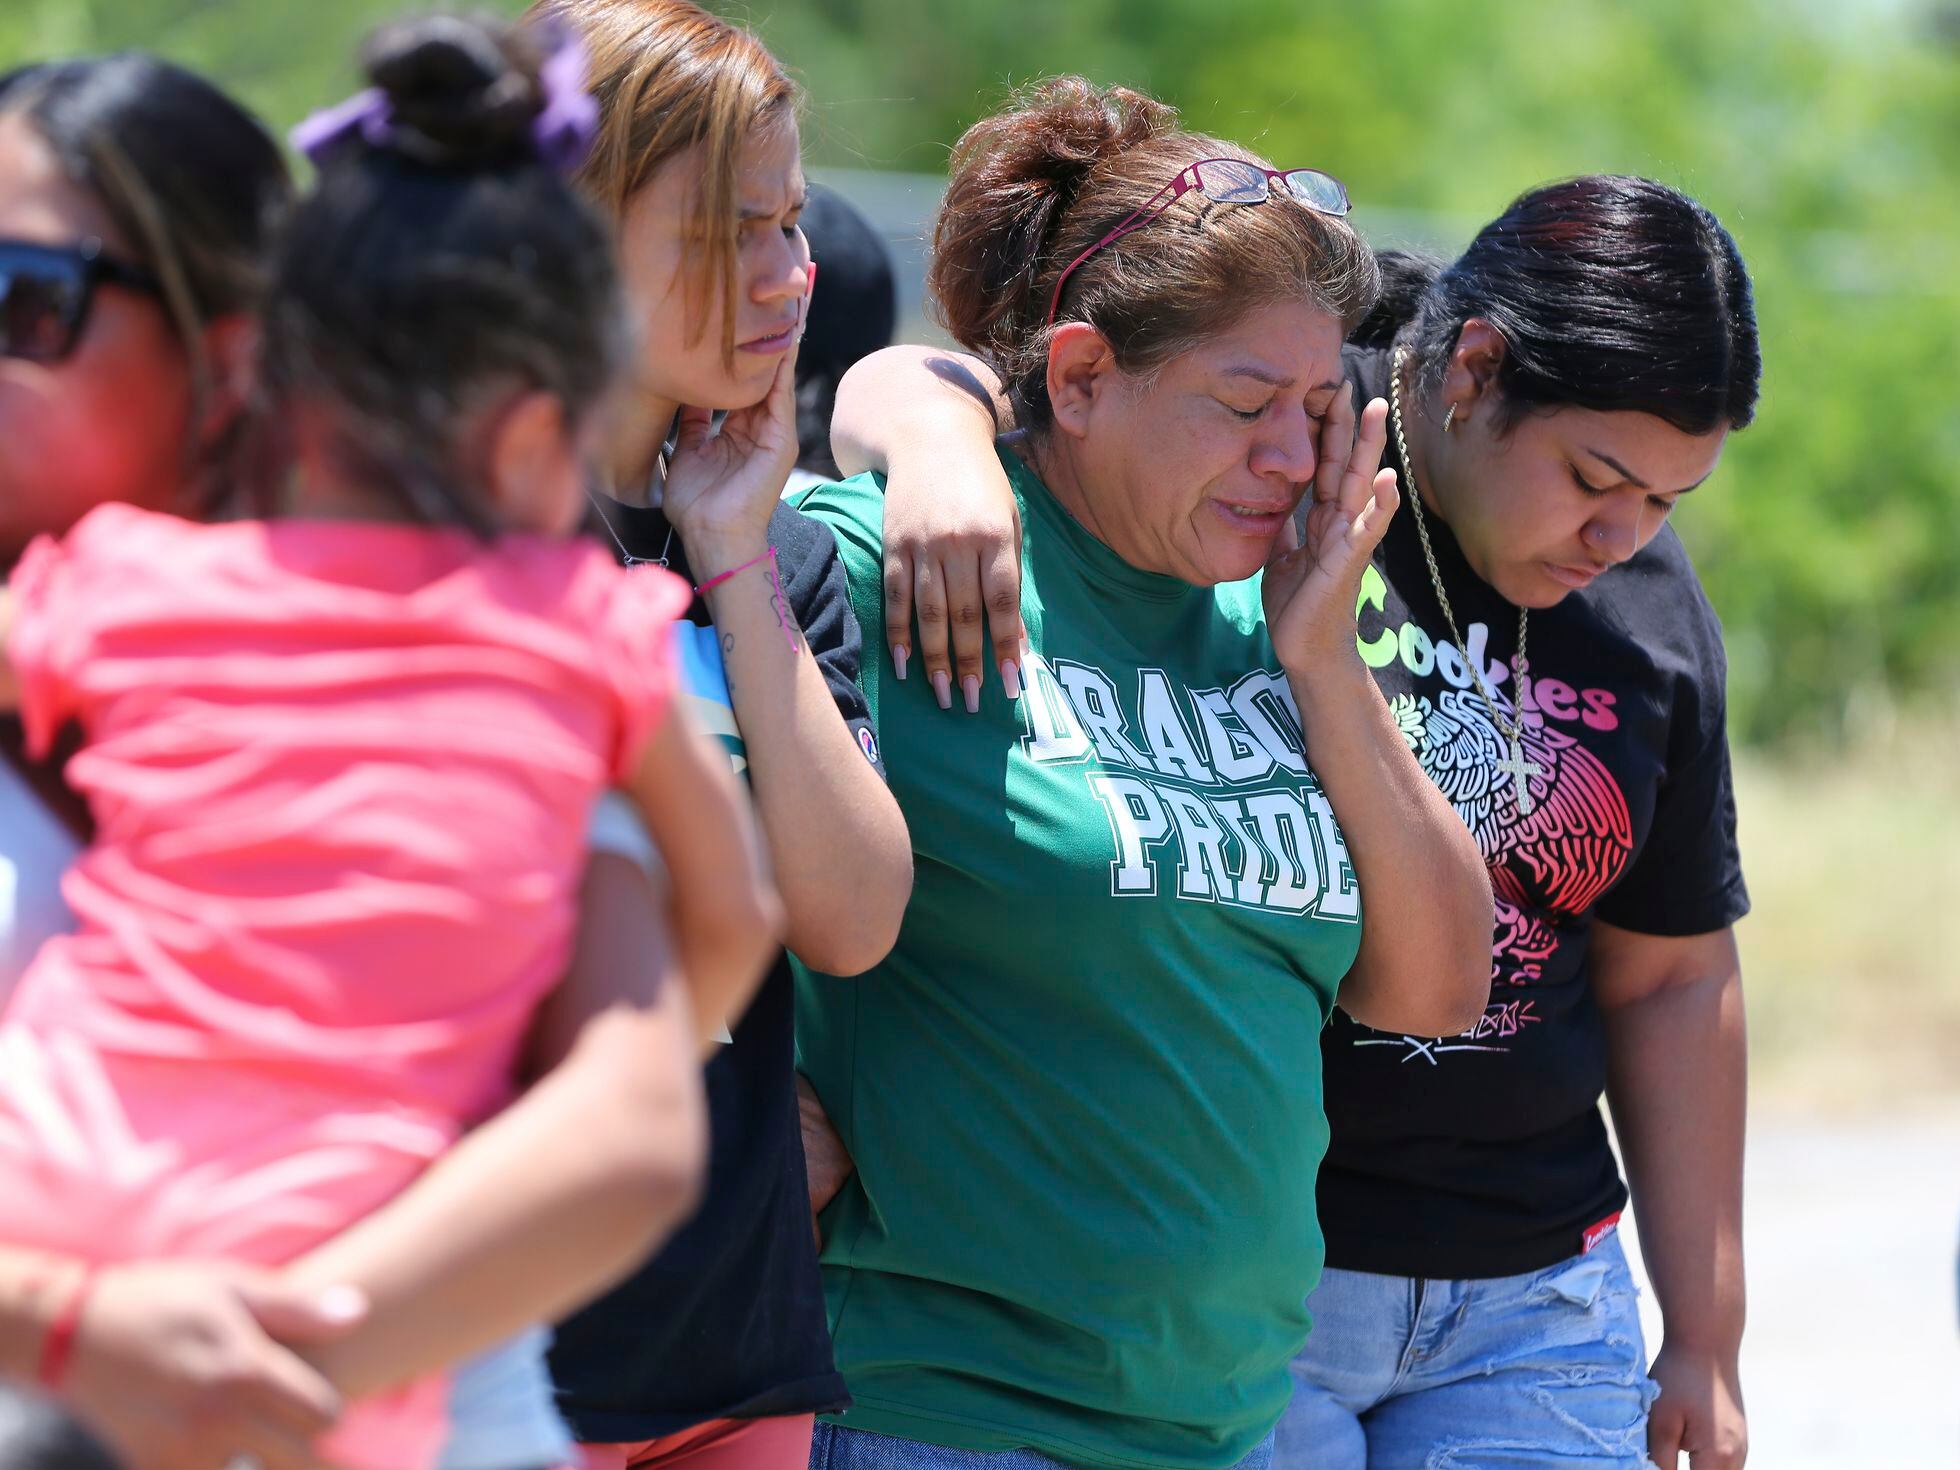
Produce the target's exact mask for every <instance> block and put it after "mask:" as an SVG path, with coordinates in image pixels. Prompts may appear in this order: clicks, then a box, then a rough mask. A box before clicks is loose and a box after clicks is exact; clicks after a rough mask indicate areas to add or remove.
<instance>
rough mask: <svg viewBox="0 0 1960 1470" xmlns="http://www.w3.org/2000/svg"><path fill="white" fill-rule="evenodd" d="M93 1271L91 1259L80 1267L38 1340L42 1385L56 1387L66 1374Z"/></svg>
mask: <svg viewBox="0 0 1960 1470" xmlns="http://www.w3.org/2000/svg"><path fill="white" fill-rule="evenodd" d="M96 1274H97V1272H96V1266H95V1263H94V1262H93V1261H90V1262H87V1263H85V1264H84V1265H83V1266H82V1269H81V1273H80V1274H79V1275H78V1276H76V1278H75V1284H74V1285H73V1286H71V1287H70V1288H69V1289H68V1295H67V1296H66V1297H65V1298H64V1299H63V1301H62V1303H61V1310H60V1311H58V1312H56V1313H55V1316H54V1321H52V1322H50V1323H49V1324H48V1335H47V1337H46V1338H45V1339H43V1341H42V1343H41V1370H40V1372H39V1373H38V1374H37V1375H36V1377H37V1378H38V1379H39V1380H40V1384H41V1387H43V1388H46V1389H50V1390H52V1389H58V1388H60V1387H61V1380H62V1379H63V1378H65V1377H67V1376H68V1360H69V1359H70V1358H72V1357H74V1356H75V1338H76V1335H77V1333H78V1332H79V1331H80V1329H81V1325H82V1312H83V1310H84V1309H85V1308H86V1307H87V1306H88V1299H89V1297H90V1295H92V1294H93V1292H94V1290H95V1279H96Z"/></svg>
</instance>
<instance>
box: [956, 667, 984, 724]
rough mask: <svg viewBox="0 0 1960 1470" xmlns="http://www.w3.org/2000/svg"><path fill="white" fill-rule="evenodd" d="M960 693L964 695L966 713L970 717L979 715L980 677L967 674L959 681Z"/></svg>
mask: <svg viewBox="0 0 1960 1470" xmlns="http://www.w3.org/2000/svg"><path fill="white" fill-rule="evenodd" d="M960 691H961V693H963V694H965V695H966V712H967V713H968V714H970V715H977V714H979V713H980V676H979V675H978V674H968V675H967V676H966V677H965V678H964V679H962V680H960Z"/></svg>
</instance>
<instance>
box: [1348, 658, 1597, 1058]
mask: <svg viewBox="0 0 1960 1470" xmlns="http://www.w3.org/2000/svg"><path fill="white" fill-rule="evenodd" d="M1389 708H1390V709H1391V710H1392V711H1393V712H1394V715H1395V719H1396V723H1397V724H1398V725H1400V726H1401V729H1402V737H1403V739H1405V740H1407V741H1408V742H1409V748H1410V749H1411V750H1412V751H1414V752H1415V755H1416V759H1417V760H1418V761H1419V762H1420V763H1421V765H1422V768H1423V770H1424V771H1425V772H1427V773H1428V776H1429V779H1430V780H1432V781H1434V782H1435V783H1436V785H1437V786H1438V787H1439V788H1440V789H1441V790H1442V792H1443V794H1444V795H1445V796H1447V797H1448V798H1449V800H1450V804H1451V805H1452V806H1454V807H1455V808H1456V810H1457V814H1458V815H1459V816H1461V817H1462V818H1463V820H1464V823H1465V824H1466V825H1467V826H1468V827H1469V828H1470V831H1471V832H1472V834H1473V835H1474V836H1475V837H1476V839H1477V847H1478V850H1479V851H1481V852H1482V853H1483V855H1484V861H1485V863H1486V864H1487V865H1488V866H1489V868H1490V877H1491V887H1492V889H1493V892H1494V896H1495V898H1496V909H1497V927H1496V930H1495V933H1494V934H1493V936H1492V941H1491V985H1492V994H1491V1001H1490V1007H1489V1009H1488V1010H1486V1011H1485V1013H1484V1016H1483V1019H1482V1020H1480V1021H1479V1022H1478V1023H1477V1025H1475V1026H1473V1027H1472V1028H1471V1029H1470V1030H1469V1031H1467V1032H1465V1033H1464V1034H1463V1035H1462V1036H1459V1037H1447V1038H1444V1039H1443V1040H1441V1041H1424V1040H1420V1039H1419V1038H1416V1037H1390V1036H1379V1037H1377V1036H1368V1037H1364V1038H1362V1039H1360V1040H1359V1041H1358V1042H1357V1045H1362V1046H1369V1045H1375V1046H1381V1045H1396V1046H1402V1047H1404V1048H1405V1049H1406V1052H1405V1055H1404V1057H1403V1060H1404V1061H1414V1060H1416V1059H1418V1058H1420V1059H1422V1060H1424V1061H1427V1062H1429V1063H1430V1064H1431V1065H1435V1064H1436V1062H1437V1060H1438V1058H1439V1057H1441V1056H1442V1055H1444V1054H1447V1053H1449V1052H1454V1051H1504V1050H1506V1048H1505V1046H1504V1045H1503V1043H1504V1042H1505V1041H1506V1040H1508V1039H1509V1038H1511V1037H1513V1036H1516V1035H1518V1034H1519V1033H1520V1032H1522V1031H1524V1030H1525V1029H1526V1028H1528V1027H1530V1026H1532V1025H1535V1024H1536V1023H1537V1021H1538V1017H1537V1016H1535V1015H1534V1014H1532V1011H1533V1002H1532V1001H1530V1000H1529V999H1524V998H1520V997H1519V996H1518V995H1517V994H1516V991H1517V989H1518V988H1519V987H1527V986H1531V985H1535V984H1537V983H1538V982H1539V981H1541V980H1542V979H1543V978H1544V973H1545V965H1546V962H1547V961H1548V960H1549V959H1550V958H1551V956H1552V953H1553V951H1554V950H1556V948H1557V947H1558V940H1559V925H1560V922H1561V920H1562V919H1564V918H1565V917H1566V916H1569V915H1576V914H1579V913H1583V912H1584V911H1585V910H1586V909H1588V908H1590V907H1591V906H1592V904H1593V903H1594V902H1595V901H1596V900H1597V899H1598V898H1599V896H1600V895H1601V894H1602V893H1604V892H1605V891H1606V889H1607V887H1608V885H1610V884H1611V883H1612V882H1613V880H1614V879H1615V878H1617V877H1618V876H1619V875H1620V872H1621V870H1622V869H1624V868H1625V866H1626V863H1627V859H1628V858H1629V857H1630V856H1631V855H1632V852H1633V822H1632V818H1631V816H1630V815H1629V813H1628V811H1627V803H1626V796H1625V794H1624V793H1623V792H1622V791H1621V790H1620V787H1619V784H1618V783H1617V782H1616V781H1614V779H1613V777H1612V774H1611V773H1610V772H1609V771H1608V770H1607V769H1606V767H1605V765H1604V764H1603V763H1601V761H1600V759H1599V757H1598V756H1596V755H1594V754H1593V753H1592V752H1591V751H1590V750H1588V749H1587V748H1586V747H1585V746H1584V745H1582V744H1580V743H1579V741H1577V740H1575V739H1574V738H1573V737H1572V736H1570V735H1568V734H1566V733H1565V732H1564V731H1562V730H1555V729H1550V728H1548V727H1547V726H1546V724H1545V720H1544V717H1543V716H1542V715H1538V714H1536V713H1528V714H1527V715H1526V716H1525V723H1524V726H1523V728H1522V730H1521V731H1520V740H1521V742H1522V744H1523V747H1524V757H1525V759H1526V760H1527V761H1528V762H1530V763H1531V764H1532V765H1534V766H1537V767H1538V768H1539V774H1536V775H1533V776H1531V777H1530V778H1529V779H1530V781H1531V795H1532V798H1533V801H1534V803H1535V804H1534V806H1533V808H1532V811H1531V814H1530V815H1529V816H1526V815H1523V814H1521V813H1520V812H1519V811H1518V802H1517V798H1516V795H1515V793H1514V792H1513V791H1512V789H1511V787H1512V781H1513V777H1512V776H1511V774H1510V773H1509V772H1508V771H1500V770H1498V769H1497V761H1498V759H1499V758H1500V757H1501V756H1502V755H1503V754H1504V753H1505V742H1504V740H1503V737H1502V736H1501V735H1500V734H1499V732H1498V729H1497V726H1496V724H1495V723H1494V722H1493V721H1492V720H1491V718H1490V714H1489V712H1488V711H1487V710H1485V709H1484V708H1483V705H1482V702H1481V700H1480V699H1479V697H1478V695H1477V694H1476V692H1475V691H1474V690H1459V689H1446V690H1444V691H1443V692H1442V693H1441V694H1440V695H1439V696H1438V697H1437V699H1436V700H1435V701H1434V702H1433V703H1432V702H1431V701H1430V700H1429V699H1428V698H1427V697H1426V696H1423V695H1412V694H1399V695H1396V696H1395V697H1394V698H1393V699H1392V700H1390V701H1389ZM1506 992H1508V993H1506Z"/></svg>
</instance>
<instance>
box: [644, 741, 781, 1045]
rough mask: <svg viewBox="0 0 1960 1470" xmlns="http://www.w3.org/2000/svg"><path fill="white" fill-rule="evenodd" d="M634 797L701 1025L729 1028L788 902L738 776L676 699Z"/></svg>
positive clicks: (750, 991)
mask: <svg viewBox="0 0 1960 1470" xmlns="http://www.w3.org/2000/svg"><path fill="white" fill-rule="evenodd" d="M627 795H628V796H630V797H632V799H633V802H634V804H635V805H636V806H638V807H639V809H640V814H641V816H643V817H644V818H645V819H646V824H647V833H648V835H649V836H651V837H652V838H653V843H654V846H655V847H656V848H658V849H659V852H660V858H661V861H662V863H663V864H664V866H665V867H666V870H667V882H668V891H669V893H670V894H671V902H670V904H669V914H670V916H671V920H672V923H673V926H674V941H675V948H676V949H677V951H678V952H679V955H680V963H681V970H682V973H684V974H685V975H686V976H687V987H688V990H689V992H690V993H691V996H692V1000H693V1006H694V1009H695V1011H696V1013H697V1014H698V1016H699V1019H700V1024H701V1025H703V1026H705V1027H709V1028H711V1029H712V1028H714V1027H716V1026H719V1025H721V1024H723V1023H725V1022H726V1023H729V1024H732V1023H733V1021H734V1019H735V1018H736V1017H738V1016H740V1015H741V1014H742V1012H743V1011H744V1010H746V1009H747V1008H748V1004H749V1000H750V999H751V998H752V997H753V996H754V994H755V988H756V986H757V985H758V984H759V983H761V980H762V976H763V974H764V971H765V967H766V966H767V964H768V962H769V959H770V957H771V956H772V955H773V954H774V953H775V952H776V948H777V946H778V945H780V944H781V943H782V937H783V909H782V904H781V902H780V900H778V898H777V897H776V892H775V889H774V887H773V886H772V885H771V883H770V881H769V878H768V875H767V872H766V871H765V869H764V866H763V861H762V852H761V848H760V846H759V845H758V843H757V839H756V831H755V813H754V811H753V810H752V809H751V808H750V806H749V802H748V798H747V797H746V796H744V795H743V793H742V786H741V782H740V781H738V780H737V779H736V776H735V772H734V770H733V769H732V768H731V767H730V765H729V762H728V757H727V756H726V755H725V754H723V752H722V751H721V749H720V748H719V747H718V746H717V745H716V744H715V743H714V742H713V741H712V740H710V739H709V738H708V736H707V735H706V734H705V733H704V732H703V731H702V730H701V728H700V727H699V726H698V725H697V724H696V723H695V722H694V720H693V718H692V717H691V716H689V715H688V713H687V710H686V707H685V706H684V705H682V704H680V703H679V702H676V703H675V705H674V707H673V708H672V709H671V710H669V711H668V713H667V716H666V718H665V719H663V720H662V721H661V723H660V728H659V730H658V731H656V732H655V734H654V737H653V739H652V740H650V741H649V742H648V743H647V748H646V752H645V754H644V755H643V756H642V757H641V758H640V765H639V769H638V770H637V771H636V772H635V773H634V776H633V779H632V780H631V781H630V782H629V783H628V785H627Z"/></svg>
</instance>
